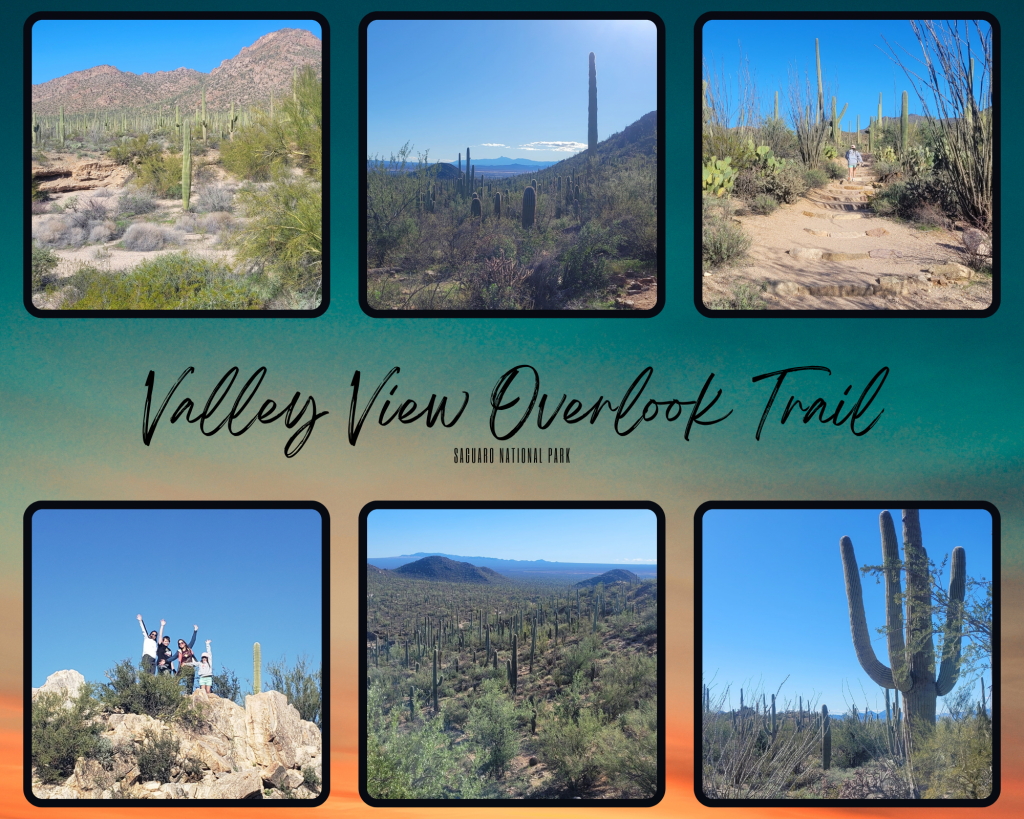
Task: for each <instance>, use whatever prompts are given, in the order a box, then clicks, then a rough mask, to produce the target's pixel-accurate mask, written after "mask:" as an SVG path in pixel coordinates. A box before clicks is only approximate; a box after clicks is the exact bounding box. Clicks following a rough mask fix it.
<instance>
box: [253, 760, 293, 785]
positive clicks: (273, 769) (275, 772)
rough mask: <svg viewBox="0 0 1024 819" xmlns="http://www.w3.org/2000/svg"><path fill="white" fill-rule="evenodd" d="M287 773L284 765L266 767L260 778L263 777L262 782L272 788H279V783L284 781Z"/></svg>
mask: <svg viewBox="0 0 1024 819" xmlns="http://www.w3.org/2000/svg"><path fill="white" fill-rule="evenodd" d="M286 773H288V771H287V770H286V769H285V767H284V765H268V766H267V767H266V768H264V769H263V770H262V771H260V776H261V777H263V781H264V782H266V783H267V784H268V785H270V786H271V787H274V788H279V787H281V783H282V782H283V781H284V775H285V774H286Z"/></svg>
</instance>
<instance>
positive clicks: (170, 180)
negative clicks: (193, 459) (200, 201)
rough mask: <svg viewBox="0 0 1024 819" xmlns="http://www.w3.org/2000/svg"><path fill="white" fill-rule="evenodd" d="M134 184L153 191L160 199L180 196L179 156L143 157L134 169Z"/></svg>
mask: <svg viewBox="0 0 1024 819" xmlns="http://www.w3.org/2000/svg"><path fill="white" fill-rule="evenodd" d="M134 181H135V184H136V185H138V186H140V187H145V188H148V189H150V190H152V191H153V193H155V194H156V195H157V196H158V197H160V198H161V199H177V198H179V197H180V196H181V157H180V156H178V155H176V154H169V155H168V156H161V155H159V154H157V155H156V156H150V157H147V158H146V159H143V160H142V161H141V162H140V163H139V164H138V167H136V169H135V180H134Z"/></svg>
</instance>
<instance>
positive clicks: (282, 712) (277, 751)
mask: <svg viewBox="0 0 1024 819" xmlns="http://www.w3.org/2000/svg"><path fill="white" fill-rule="evenodd" d="M245 728H246V738H247V740H248V746H249V748H250V750H251V751H252V752H253V754H254V756H255V764H256V765H258V766H259V767H261V768H266V767H267V766H270V765H274V764H279V765H283V766H284V767H285V768H294V767H295V765H296V750H297V749H298V748H299V747H300V746H302V745H310V744H315V745H317V746H319V745H320V732H319V731H318V730H317V728H316V726H315V725H313V723H311V722H304V721H303V720H302V718H301V717H300V716H299V712H298V711H297V710H296V709H295V707H294V706H292V705H289V704H288V698H287V697H285V695H284V694H282V693H280V692H279V691H266V692H264V693H262V694H252V695H250V696H248V697H246V698H245ZM310 728H312V731H313V735H315V741H312V740H314V736H313V735H311V734H310V731H309V729H310Z"/></svg>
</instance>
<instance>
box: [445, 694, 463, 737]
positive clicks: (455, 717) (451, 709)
mask: <svg viewBox="0 0 1024 819" xmlns="http://www.w3.org/2000/svg"><path fill="white" fill-rule="evenodd" d="M441 714H442V716H443V717H444V728H445V730H446V731H451V730H452V729H457V730H461V729H462V727H463V726H464V725H465V724H466V720H467V719H469V706H468V705H466V703H465V702H464V701H463V700H460V699H455V698H452V699H450V700H448V701H447V702H445V704H444V706H443V707H442V708H441Z"/></svg>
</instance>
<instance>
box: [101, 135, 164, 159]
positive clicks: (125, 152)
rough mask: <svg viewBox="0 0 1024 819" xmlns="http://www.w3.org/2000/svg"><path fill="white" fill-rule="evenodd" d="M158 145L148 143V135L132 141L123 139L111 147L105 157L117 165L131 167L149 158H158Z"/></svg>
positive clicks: (159, 151)
mask: <svg viewBox="0 0 1024 819" xmlns="http://www.w3.org/2000/svg"><path fill="white" fill-rule="evenodd" d="M160 153H161V150H160V145H159V144H157V143H156V142H155V141H153V142H150V141H149V134H141V135H139V136H137V137H135V138H134V139H125V140H124V141H122V142H121V143H120V144H118V145H115V146H113V147H112V148H111V149H110V150H109V151H108V152H107V155H108V156H109V157H110V158H111V159H113V160H114V162H116V163H117V164H118V165H131V164H134V163H136V162H142V161H143V160H145V159H149V158H151V157H159V156H160Z"/></svg>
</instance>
